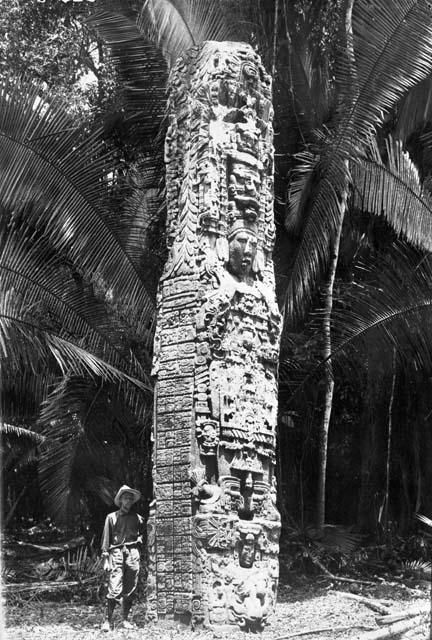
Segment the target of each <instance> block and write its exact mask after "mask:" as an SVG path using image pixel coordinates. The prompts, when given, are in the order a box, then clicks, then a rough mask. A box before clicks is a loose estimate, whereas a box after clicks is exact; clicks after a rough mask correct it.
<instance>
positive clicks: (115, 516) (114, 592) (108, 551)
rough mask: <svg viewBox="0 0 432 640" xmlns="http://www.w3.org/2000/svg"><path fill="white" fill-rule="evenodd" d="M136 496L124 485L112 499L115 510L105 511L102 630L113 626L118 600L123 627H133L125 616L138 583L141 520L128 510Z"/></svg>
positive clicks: (138, 495) (142, 527)
mask: <svg viewBox="0 0 432 640" xmlns="http://www.w3.org/2000/svg"><path fill="white" fill-rule="evenodd" d="M140 498H141V493H140V492H139V491H137V490H136V489H131V487H128V486H127V485H126V484H124V485H123V486H122V487H120V489H119V490H118V492H117V495H116V497H115V498H114V503H115V504H116V505H117V506H118V507H120V508H119V510H118V511H113V513H109V514H108V515H107V517H106V520H105V526H104V530H103V535H102V544H101V546H102V557H103V558H104V565H103V568H104V571H109V583H108V595H107V611H106V619H105V621H104V623H103V625H102V630H103V631H110V629H112V628H113V622H112V617H113V613H114V608H115V606H116V603H117V602H119V603H120V602H121V603H122V615H123V622H122V626H123V628H124V629H132V628H133V626H134V625H133V624H132V623H130V622H129V621H128V616H129V611H130V608H131V604H132V594H133V593H134V591H135V589H136V586H137V582H138V573H139V568H140V547H141V544H142V534H143V531H144V519H143V517H142V516H140V515H138V514H137V513H135V511H131V510H130V509H131V507H132V505H133V504H135V502H137V501H138V500H139V499H140Z"/></svg>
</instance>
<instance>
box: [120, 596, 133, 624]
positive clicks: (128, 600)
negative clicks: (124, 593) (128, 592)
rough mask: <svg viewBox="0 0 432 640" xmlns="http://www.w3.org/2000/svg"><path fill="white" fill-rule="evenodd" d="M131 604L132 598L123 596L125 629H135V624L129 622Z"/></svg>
mask: <svg viewBox="0 0 432 640" xmlns="http://www.w3.org/2000/svg"><path fill="white" fill-rule="evenodd" d="M131 606H132V598H123V602H122V615H123V622H122V627H123V629H133V628H134V627H135V625H134V624H133V623H132V622H129V620H128V618H129V611H130V608H131Z"/></svg>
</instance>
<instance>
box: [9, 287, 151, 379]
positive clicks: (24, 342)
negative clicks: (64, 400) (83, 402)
mask: <svg viewBox="0 0 432 640" xmlns="http://www.w3.org/2000/svg"><path fill="white" fill-rule="evenodd" d="M28 313H29V310H28V309H23V308H22V307H21V306H20V305H17V304H14V303H13V301H12V296H10V295H9V296H7V297H4V298H3V301H2V303H1V309H0V358H1V359H2V361H3V362H4V361H12V362H21V363H22V364H23V365H24V366H27V367H29V368H32V369H34V370H37V369H38V367H39V366H41V365H43V366H45V367H46V369H48V370H52V369H54V370H55V369H56V367H57V368H58V370H59V371H60V372H62V373H63V374H67V373H71V372H73V373H74V374H75V375H80V376H84V377H85V376H86V375H90V376H98V377H102V378H106V379H107V380H113V381H116V382H118V383H121V382H122V381H127V382H129V383H131V384H132V385H135V386H136V387H138V388H139V389H141V390H142V391H147V392H148V391H150V390H151V387H150V386H149V385H148V384H146V383H145V382H143V381H141V380H139V379H137V378H133V377H132V376H129V375H127V374H126V373H125V372H124V371H120V370H119V369H117V368H116V367H115V366H113V365H111V364H109V363H108V362H106V361H105V360H103V359H102V358H100V357H98V356H96V355H94V354H93V353H91V352H89V351H88V350H87V349H85V348H83V347H80V346H79V345H77V344H76V343H74V342H73V341H72V340H71V339H67V338H64V337H61V336H60V335H58V334H56V333H55V332H54V331H52V330H48V329H46V328H41V327H40V325H39V323H36V322H32V321H30V320H27V319H25V317H26V316H27V315H28Z"/></svg>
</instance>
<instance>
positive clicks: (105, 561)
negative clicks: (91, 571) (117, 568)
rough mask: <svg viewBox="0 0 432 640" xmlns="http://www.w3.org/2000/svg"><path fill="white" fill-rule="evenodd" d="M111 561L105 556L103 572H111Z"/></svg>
mask: <svg viewBox="0 0 432 640" xmlns="http://www.w3.org/2000/svg"><path fill="white" fill-rule="evenodd" d="M110 568H111V567H110V559H109V556H105V558H104V563H103V570H104V571H109V570H110Z"/></svg>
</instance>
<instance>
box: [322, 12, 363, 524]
mask: <svg viewBox="0 0 432 640" xmlns="http://www.w3.org/2000/svg"><path fill="white" fill-rule="evenodd" d="M353 6H354V0H345V7H344V10H345V22H344V26H345V36H346V56H347V62H348V64H350V65H351V67H352V69H353V71H352V75H351V80H352V82H353V83H354V80H355V75H354V67H353V64H354V50H353V40H352V11H353ZM355 91H356V90H355V87H354V86H352V87H350V92H348V94H347V96H346V99H347V102H349V101H350V100H351V99H352V97H353V96H354V95H355ZM344 170H345V176H346V177H345V189H344V190H343V192H342V194H341V202H340V208H339V213H340V215H339V224H338V227H337V229H336V233H335V237H334V238H333V241H332V244H331V258H330V265H329V272H328V278H327V282H326V285H325V288H324V298H325V303H324V320H323V352H322V356H323V359H324V360H325V361H326V362H327V367H326V371H325V398H324V412H323V419H322V423H321V427H320V433H319V453H318V495H317V511H316V526H317V528H318V530H320V531H321V530H322V529H323V527H324V523H325V492H326V475H327V449H328V433H329V425H330V418H331V412H332V406H333V391H334V379H333V366H332V361H331V352H332V343H331V315H332V310H333V288H334V281H335V277H336V268H337V263H338V259H339V246H340V239H341V235H342V227H343V221H344V217H345V211H346V206H347V200H348V160H345V161H344Z"/></svg>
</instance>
